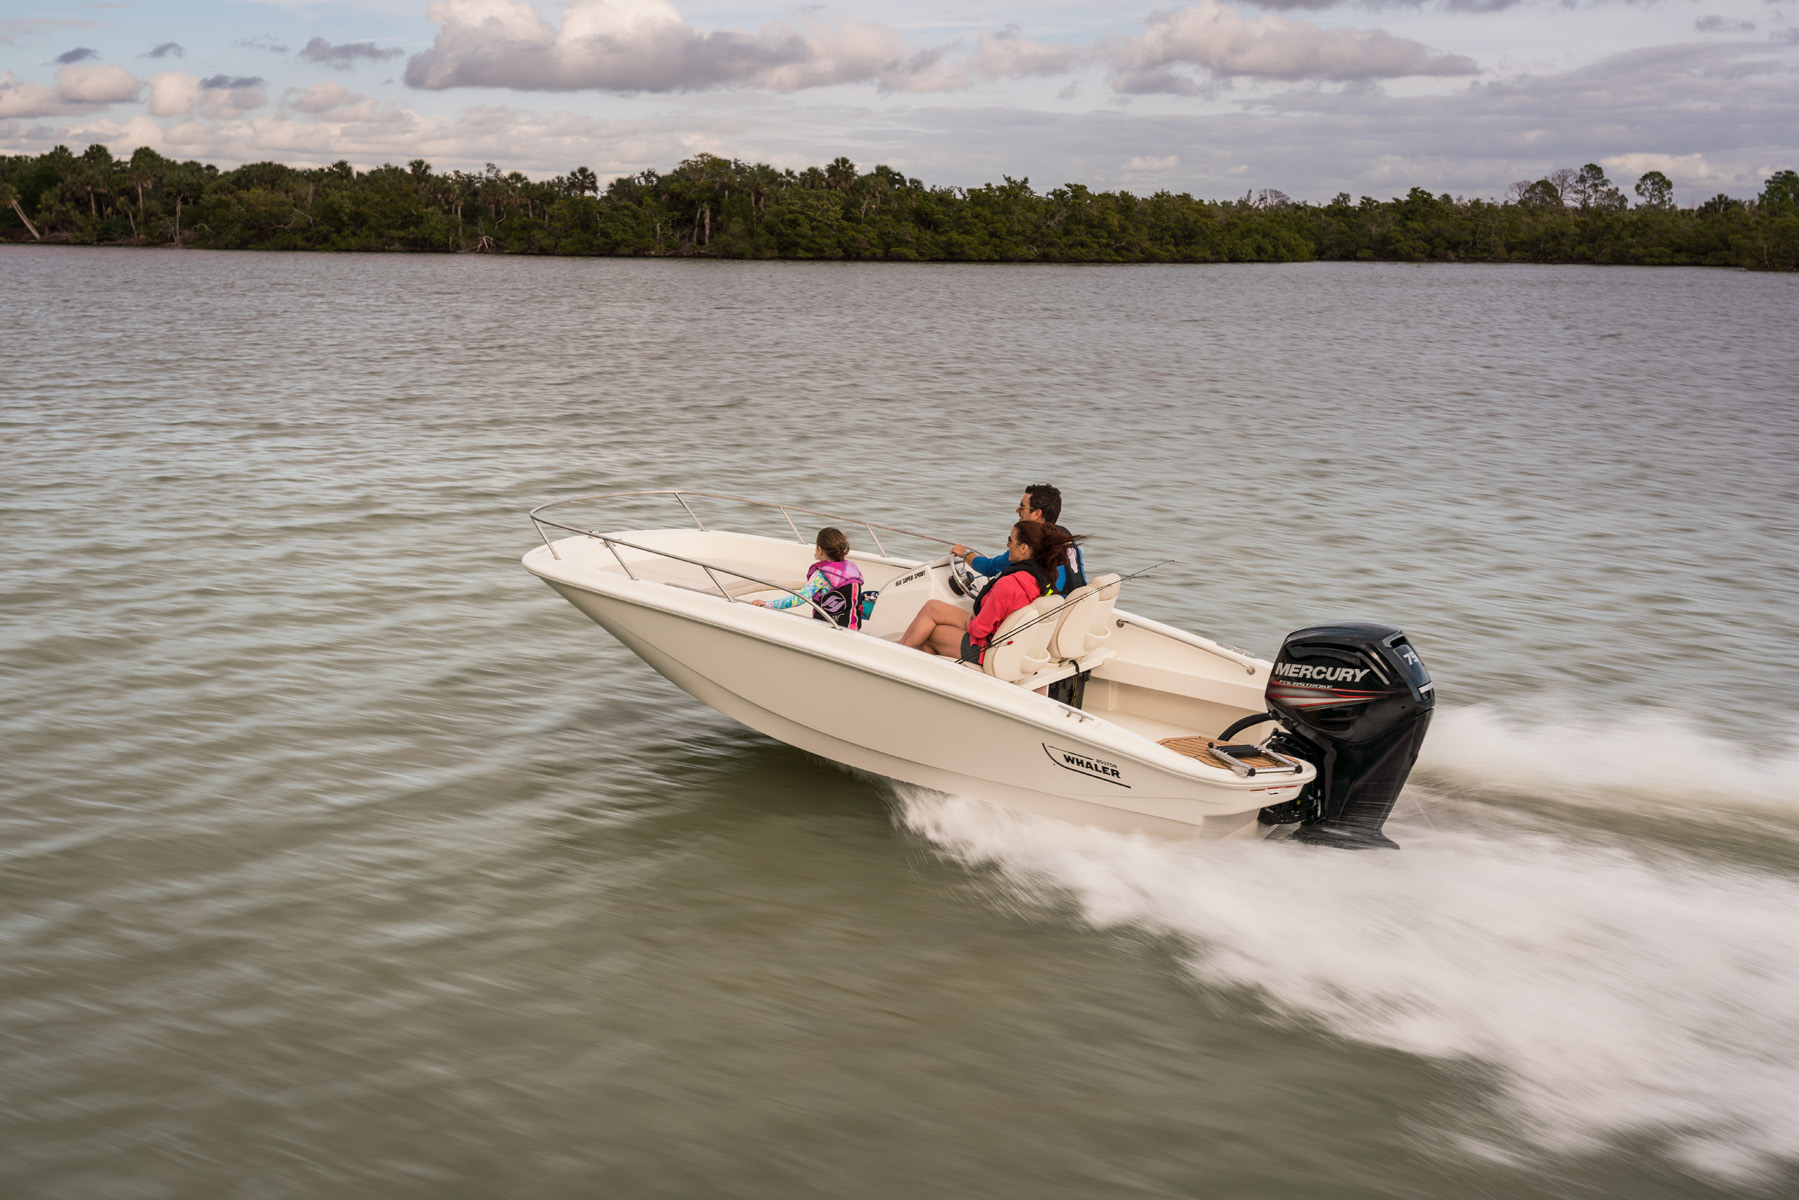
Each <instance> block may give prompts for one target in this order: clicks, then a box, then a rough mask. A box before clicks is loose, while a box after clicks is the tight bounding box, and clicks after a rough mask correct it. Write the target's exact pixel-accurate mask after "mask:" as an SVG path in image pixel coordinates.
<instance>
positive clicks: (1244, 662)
mask: <svg viewBox="0 0 1799 1200" xmlns="http://www.w3.org/2000/svg"><path fill="white" fill-rule="evenodd" d="M636 496H672V497H673V498H674V499H675V500H676V502H678V503H679V504H680V505H681V507H682V508H683V509H685V510H686V511H687V515H688V516H689V517H691V518H692V519H693V523H694V526H695V528H697V529H698V530H699V531H700V532H701V533H705V532H707V530H706V526H705V523H704V522H702V521H701V520H700V518H699V514H698V513H696V512H694V511H693V507H692V506H691V505H690V504H688V503H687V497H689V496H694V497H700V496H703V497H705V498H706V499H708V500H728V501H730V502H732V503H734V504H751V505H755V506H756V507H758V508H772V509H774V510H776V511H777V512H779V513H780V514H781V516H782V518H783V519H785V520H786V522H787V527H788V528H789V529H791V530H793V539H794V541H796V542H799V543H800V544H802V545H804V544H805V541H806V539H805V537H804V536H802V535H801V533H800V530H799V526H797V525H795V524H794V523H793V515H792V514H794V513H804V514H805V515H807V516H809V517H823V518H824V519H825V520H827V521H838V522H841V523H843V524H845V525H860V526H861V527H862V528H863V529H866V530H867V531H868V537H869V540H870V541H872V542H874V544H875V550H876V551H877V552H879V554H880V555H881V557H882V558H886V557H888V554H887V551H886V549H885V548H884V547H883V546H882V545H881V539H880V537H879V536H878V535H877V534H876V533H875V530H877V529H885V530H886V531H887V532H888V533H897V534H899V535H900V536H902V537H915V538H920V539H922V540H924V541H927V542H940V543H942V544H943V545H945V546H955V545H959V544H960V543H958V542H956V541H954V540H953V539H951V538H946V537H939V536H937V535H936V534H934V533H918V532H917V531H915V530H911V529H901V528H900V527H899V526H897V525H881V524H877V523H876V522H873V521H864V520H859V519H857V518H855V517H841V516H837V515H836V514H834V513H827V512H819V511H818V510H817V509H812V508H801V507H800V506H799V505H797V504H776V503H775V502H773V501H772V500H752V499H750V498H749V497H748V496H733V495H730V494H729V493H727V492H693V491H688V490H686V489H685V488H650V489H646V490H643V491H635V492H594V493H592V494H591V495H587V496H568V497H565V498H564V499H561V500H552V501H550V502H549V503H548V504H539V505H538V506H537V507H536V508H533V509H532V510H531V524H532V526H533V527H535V528H536V530H537V536H538V538H540V539H541V540H542V541H543V544H544V548H545V549H547V550H548V551H549V552H550V557H551V558H554V559H558V560H560V559H561V558H562V556H561V555H560V554H558V553H556V547H555V546H554V545H553V544H552V543H551V542H550V539H549V537H548V536H546V535H545V534H544V531H543V530H544V526H546V525H547V526H549V527H550V528H551V529H560V530H563V531H564V532H566V533H575V534H580V535H582V536H583V537H590V538H596V539H598V540H599V541H601V542H603V543H605V545H606V548H607V549H609V550H611V551H612V557H613V558H616V559H618V565H619V566H620V567H621V568H622V569H623V570H624V572H625V574H626V575H627V576H629V577H630V578H632V579H636V578H637V576H636V575H633V574H632V573H631V568H630V567H629V566H627V565H626V563H625V560H624V558H623V557H622V556H621V555H620V554H619V552H618V551H617V550H616V549H614V548H613V543H614V542H617V543H618V545H620V546H625V547H627V548H629V549H632V550H641V551H642V552H644V553H645V554H654V555H658V556H660V557H662V558H672V559H674V560H675V561H677V562H684V563H687V564H688V565H689V566H694V567H698V568H700V569H701V570H702V571H705V572H706V575H707V577H708V578H710V579H711V580H712V583H713V586H714V587H717V588H718V590H719V592H720V594H722V595H723V596H724V597H725V599H727V600H729V601H731V603H733V604H735V603H737V597H735V596H733V595H731V593H730V592H729V591H728V590H727V589H726V588H725V586H724V585H723V584H721V583H719V582H718V577H717V576H716V575H713V574H712V572H713V571H714V570H719V571H723V572H724V573H725V574H726V575H729V576H731V577H733V578H735V579H746V580H748V581H749V582H751V583H760V584H762V585H763V586H764V587H769V588H773V589H774V590H776V591H781V592H786V593H787V594H788V595H789V596H793V597H796V598H798V599H801V600H805V597H804V596H801V595H800V594H799V593H798V592H795V591H793V590H792V589H790V588H785V587H782V586H781V585H780V584H778V583H769V582H767V581H766V580H762V579H757V578H755V577H754V576H751V575H745V574H742V573H741V572H738V571H731V570H726V569H725V568H724V567H717V568H714V567H711V566H709V565H707V564H706V563H703V562H700V561H699V560H697V559H692V558H683V557H682V556H681V555H679V554H671V553H670V552H668V551H666V550H656V549H652V548H651V547H649V546H639V545H636V544H634V543H632V542H626V541H620V540H619V539H618V538H614V537H609V536H608V535H606V534H601V533H595V532H594V531H593V530H591V529H579V528H577V527H575V526H573V525H564V524H562V523H561V522H559V521H552V520H550V519H549V518H548V517H545V516H542V515H540V514H542V513H543V512H545V511H547V510H548V509H552V508H558V507H560V506H562V505H564V504H580V503H583V502H585V501H590V500H623V499H629V498H632V497H636ZM1119 582H1120V583H1123V582H1124V580H1120V581H1119ZM806 603H807V604H809V605H811V606H812V608H813V609H815V610H816V611H818V612H820V613H823V612H824V610H823V609H822V608H819V606H818V604H817V603H816V602H814V601H811V600H806ZM1061 608H1062V606H1060V605H1058V606H1057V607H1056V608H1055V609H1052V610H1051V611H1050V612H1049V613H1045V614H1043V615H1042V616H1039V617H1037V618H1035V619H1034V620H1033V621H1031V622H1029V624H1036V622H1037V621H1041V620H1044V619H1045V618H1046V617H1049V616H1053V615H1054V614H1055V613H1057V612H1060V611H1061ZM826 620H827V621H829V623H830V624H831V625H833V626H836V627H837V628H842V626H838V625H837V622H836V620H835V619H834V618H831V617H830V616H829V615H828V614H827V615H826ZM1118 620H1119V621H1120V622H1121V623H1122V622H1125V621H1129V622H1130V623H1132V624H1135V625H1140V626H1142V627H1144V628H1148V629H1151V630H1153V631H1154V632H1156V633H1161V634H1164V635H1167V636H1170V637H1173V638H1174V639H1175V640H1177V641H1181V642H1185V643H1186V644H1187V645H1189V646H1192V647H1194V648H1195V649H1199V650H1204V651H1207V652H1208V653H1211V654H1215V655H1217V656H1218V657H1219V658H1222V659H1225V660H1226V661H1228V662H1233V663H1236V664H1237V665H1238V666H1240V667H1242V668H1243V669H1244V671H1245V672H1247V673H1248V674H1250V675H1254V674H1255V673H1256V671H1257V670H1258V668H1259V663H1258V662H1257V660H1255V659H1254V658H1251V657H1250V656H1249V655H1247V654H1239V653H1235V652H1233V651H1230V650H1227V649H1225V648H1224V647H1223V646H1220V645H1219V644H1218V643H1216V642H1214V641H1212V640H1211V639H1210V638H1205V637H1200V636H1199V635H1197V634H1192V633H1188V632H1187V631H1186V630H1184V629H1179V628H1176V627H1175V626H1173V625H1164V624H1163V623H1162V622H1160V621H1152V620H1150V619H1148V618H1146V617H1138V616H1134V615H1126V614H1120V615H1119V617H1118ZM1014 632H1017V631H1016V630H1014Z"/></svg>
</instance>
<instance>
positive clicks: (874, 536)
mask: <svg viewBox="0 0 1799 1200" xmlns="http://www.w3.org/2000/svg"><path fill="white" fill-rule="evenodd" d="M643 496H668V497H671V498H672V499H674V500H675V501H676V502H678V503H679V504H680V505H681V507H682V509H684V510H685V511H686V513H687V516H688V517H689V519H691V520H692V521H693V524H694V527H695V528H697V529H698V530H699V531H700V532H701V533H706V532H708V530H707V529H706V523H705V522H704V521H702V520H700V517H699V514H698V513H696V512H694V511H693V506H692V505H691V504H689V503H688V502H687V500H688V498H689V497H693V498H694V499H700V498H704V499H707V500H725V501H729V502H731V503H733V504H747V505H751V506H753V507H757V508H765V509H774V510H775V511H776V512H779V513H780V514H781V517H782V518H783V519H784V520H785V521H786V522H787V528H789V529H791V530H792V531H793V539H794V541H796V542H799V543H800V544H801V545H804V544H805V542H806V538H805V536H804V535H803V534H801V533H800V527H799V526H798V525H795V524H794V523H793V514H794V513H800V514H802V515H804V516H808V517H822V518H824V519H825V520H826V521H830V522H833V523H836V524H840V525H850V526H855V527H859V528H861V529H865V530H867V531H868V538H869V540H870V541H872V542H873V543H874V545H875V551H876V552H877V553H878V554H879V555H880V556H881V557H882V558H887V557H889V556H888V554H887V549H886V547H884V546H882V545H881V536H880V534H878V533H876V532H875V530H877V529H883V530H886V531H887V532H888V533H890V534H898V535H899V536H901V537H913V538H918V539H920V540H922V541H927V542H939V543H941V544H943V545H945V546H954V545H956V544H957V543H956V541H955V540H954V539H952V538H945V537H938V536H937V535H936V534H930V533H918V532H916V531H914V530H910V529H901V528H899V527H898V526H896V525H882V524H879V523H878V522H875V521H865V520H862V519H860V518H857V517H843V516H838V515H837V514H835V513H827V512H820V511H818V510H817V509H812V508H801V507H800V506H799V505H796V504H776V503H775V502H773V501H771V500H752V499H750V498H749V497H748V496H732V495H729V494H727V493H725V492H694V491H688V490H686V489H684V488H656V489H651V490H647V491H636V492H595V493H593V494H591V495H586V496H568V497H565V498H564V499H561V500H552V501H550V502H549V503H548V504H539V505H538V506H537V507H536V508H533V509H532V510H531V524H532V526H533V527H535V528H536V530H537V536H538V537H539V538H540V539H542V541H543V544H544V548H545V549H547V550H548V551H549V552H550V557H551V558H554V559H557V560H560V559H561V558H562V555H560V554H558V553H557V552H556V547H555V545H554V544H553V543H552V542H551V541H550V539H549V535H548V534H546V533H545V532H544V529H545V527H548V528H550V529H560V530H562V531H563V532H565V533H572V534H577V535H579V536H582V537H590V538H593V539H595V540H596V541H598V542H600V543H601V544H602V545H604V546H605V547H606V549H608V550H610V551H612V557H613V558H615V559H617V560H618V565H619V567H620V569H621V570H623V571H624V573H625V574H626V576H628V577H629V578H631V579H636V578H637V575H636V574H635V573H634V572H633V571H632V570H631V566H630V564H629V563H627V562H626V561H625V560H624V557H623V556H622V555H621V554H619V552H618V547H620V546H623V547H625V548H626V549H627V550H637V551H640V552H642V553H644V554H652V555H655V556H657V557H659V558H667V559H672V560H674V561H675V562H682V563H686V564H688V565H689V566H694V567H698V568H700V570H702V571H704V572H706V576H707V578H709V579H711V580H712V584H713V586H714V587H716V588H717V589H718V591H719V594H720V595H721V596H723V597H724V598H725V599H726V600H729V601H730V602H731V603H733V604H736V603H738V599H737V597H736V596H733V595H732V594H731V591H730V589H729V588H727V587H726V586H725V585H724V584H723V583H720V582H719V578H718V576H719V574H724V575H728V576H730V577H731V578H733V579H742V580H746V581H747V582H750V583H757V584H761V585H762V586H763V587H766V588H769V589H771V590H773V591H778V592H786V593H787V594H788V595H789V596H792V597H794V598H796V599H799V600H804V601H805V603H806V604H808V605H810V606H811V608H812V609H813V611H815V612H817V613H819V614H820V615H821V616H825V619H826V620H827V621H829V623H830V624H831V625H833V626H836V625H837V623H836V621H834V620H831V618H830V617H829V615H828V614H826V613H825V612H824V610H823V609H822V608H820V607H819V605H818V604H817V602H816V601H813V600H807V599H806V598H805V597H803V596H801V595H800V594H799V593H798V592H796V591H794V590H793V589H792V588H788V587H783V586H782V585H781V584H778V583H771V582H769V581H768V580H766V579H757V578H756V577H755V576H753V575H745V574H743V572H741V571H737V570H729V569H726V568H724V567H719V566H714V565H713V564H710V563H704V562H701V561H700V560H699V559H695V558H687V557H685V556H683V555H679V554H674V553H672V552H670V551H667V550H658V549H655V548H653V547H650V546H640V545H638V544H637V543H635V542H627V541H624V540H623V539H621V538H616V537H613V536H612V535H610V534H605V533H600V532H598V531H597V530H593V529H584V528H581V527H579V526H576V525H567V524H564V523H562V522H561V521H555V520H551V519H550V518H549V517H547V516H544V515H543V514H544V513H545V512H547V511H548V510H550V509H552V508H559V507H561V506H563V505H567V504H581V503H585V502H591V501H595V500H625V499H633V498H637V497H643Z"/></svg>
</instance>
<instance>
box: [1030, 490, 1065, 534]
mask: <svg viewBox="0 0 1799 1200" xmlns="http://www.w3.org/2000/svg"><path fill="white" fill-rule="evenodd" d="M1024 494H1025V495H1027V496H1029V497H1030V498H1031V507H1032V508H1034V509H1036V510H1037V511H1038V512H1040V513H1042V514H1043V520H1044V522H1045V523H1046V524H1049V525H1054V524H1055V523H1056V522H1057V521H1059V520H1061V519H1062V493H1061V492H1059V491H1057V490H1056V485H1055V484H1053V483H1033V484H1031V485H1029V486H1028V487H1026V488H1025V489H1024Z"/></svg>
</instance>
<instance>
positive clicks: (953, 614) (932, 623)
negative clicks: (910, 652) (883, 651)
mask: <svg viewBox="0 0 1799 1200" xmlns="http://www.w3.org/2000/svg"><path fill="white" fill-rule="evenodd" d="M939 625H949V626H953V627H954V628H956V629H958V630H961V629H966V628H968V614H967V613H966V612H964V611H962V610H961V609H959V608H957V607H956V606H955V605H953V604H945V603H944V602H943V601H941V600H926V601H925V602H924V606H923V607H922V608H920V609H919V610H918V615H917V616H915V617H913V618H912V623H911V624H910V625H908V626H906V632H905V633H903V634H901V635H900V645H902V646H910V647H912V648H913V649H914V650H924V649H925V643H926V642H927V641H929V640H930V638H931V633H932V631H933V630H935V629H936V628H937V626H939ZM926 653H928V654H935V653H937V651H935V650H927V651H926Z"/></svg>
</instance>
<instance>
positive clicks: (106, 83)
mask: <svg viewBox="0 0 1799 1200" xmlns="http://www.w3.org/2000/svg"><path fill="white" fill-rule="evenodd" d="M143 90H144V85H143V84H142V83H140V82H139V81H138V78H137V76H135V75H133V74H132V73H131V72H130V71H127V70H126V69H125V68H124V67H120V66H115V65H114V64H112V63H91V64H86V63H73V64H70V65H69V66H66V67H63V68H61V69H59V70H58V71H57V72H56V95H57V98H58V99H60V100H64V101H67V102H68V103H70V104H118V103H120V102H122V101H125V100H136V99H137V97H138V93H140V92H142V91H143Z"/></svg>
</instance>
